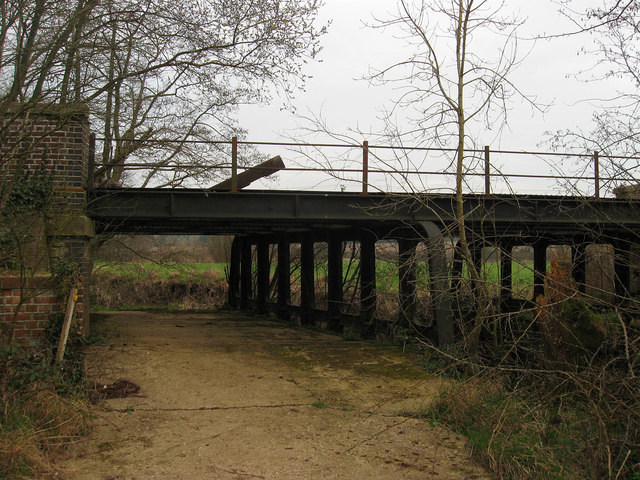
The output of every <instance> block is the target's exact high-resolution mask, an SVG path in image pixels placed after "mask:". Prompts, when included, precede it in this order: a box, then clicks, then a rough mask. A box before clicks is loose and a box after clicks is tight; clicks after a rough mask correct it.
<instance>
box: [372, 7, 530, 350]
mask: <svg viewBox="0 0 640 480" xmlns="http://www.w3.org/2000/svg"><path fill="white" fill-rule="evenodd" d="M504 12H505V3H504V2H501V1H492V0H436V1H426V0H399V1H398V9H397V12H396V14H395V15H394V16H393V17H391V18H389V19H381V20H377V21H376V22H375V24H374V25H373V26H374V27H375V28H381V29H388V30H393V31H394V32H397V31H399V32H400V35H401V37H402V38H403V39H404V40H405V42H406V44H407V47H408V50H403V53H404V52H405V51H408V52H410V53H409V55H408V56H407V57H404V58H402V59H401V60H399V61H398V62H396V63H394V64H392V65H389V66H387V67H386V68H383V69H381V70H376V71H373V72H372V73H371V74H370V76H369V79H370V81H371V82H373V83H374V84H389V83H393V84H396V85H398V88H399V89H400V91H401V92H402V93H401V95H400V96H399V98H398V99H397V100H396V101H395V103H394V104H393V107H392V108H391V109H390V110H389V111H387V112H386V114H385V120H386V122H387V131H388V132H389V133H391V135H392V137H393V138H392V140H393V141H395V142H396V143H398V144H400V145H402V144H405V143H406V142H408V141H411V143H413V144H416V145H425V146H453V147H455V148H454V149H453V157H452V158H451V163H452V164H453V165H455V172H456V174H455V198H456V220H457V230H456V232H455V235H457V236H458V237H459V241H458V248H459V251H460V255H461V257H462V258H463V260H464V261H465V262H466V264H467V267H468V272H469V275H470V276H471V281H472V285H473V289H474V290H475V291H476V292H477V294H476V296H475V298H476V301H477V304H476V306H475V312H476V313H475V318H474V321H473V326H472V328H471V330H470V332H469V335H468V337H467V346H468V348H469V350H470V351H471V352H474V351H475V350H476V349H477V347H478V341H479V336H480V333H481V331H482V329H483V327H484V325H485V322H486V319H487V318H490V317H492V316H495V315H494V313H493V312H492V309H493V305H492V302H491V295H490V292H489V291H488V289H487V286H486V285H485V283H484V282H483V281H482V278H481V274H480V272H479V271H478V269H477V268H476V266H475V262H474V261H473V258H472V253H471V249H470V247H469V240H468V238H467V229H466V226H465V210H464V197H463V194H464V192H465V189H466V183H467V175H468V174H469V173H471V172H473V169H474V167H476V166H477V165H478V158H477V157H475V154H474V153H473V150H475V149H476V144H475V142H474V136H473V134H472V132H471V130H473V128H474V127H478V126H480V125H481V126H482V127H483V129H484V128H486V127H487V126H488V127H491V128H497V129H498V130H499V129H500V128H501V127H502V126H503V125H504V124H505V123H506V118H507V111H508V109H507V102H508V101H509V99H511V98H512V97H514V96H521V97H522V98H524V99H525V100H526V101H528V102H529V103H530V104H531V105H532V106H533V107H536V104H535V103H534V101H533V99H530V98H529V97H526V96H525V95H523V94H522V93H521V92H520V90H518V88H517V87H516V86H515V85H514V84H513V83H511V81H510V80H509V76H510V74H511V73H512V72H513V70H514V69H515V68H516V67H517V66H518V64H519V61H520V59H519V57H518V50H517V35H516V33H517V29H518V27H519V26H520V25H521V22H520V21H519V20H518V19H516V18H510V17H507V16H506V15H505V14H504ZM488 45H490V46H491V47H490V48H488ZM536 108H538V107H536ZM399 112H402V113H403V114H404V115H406V117H407V118H408V124H409V125H410V128H408V129H403V128H402V126H400V127H399V126H398V125H397V124H395V120H394V119H395V118H396V117H397V116H398V114H399Z"/></svg>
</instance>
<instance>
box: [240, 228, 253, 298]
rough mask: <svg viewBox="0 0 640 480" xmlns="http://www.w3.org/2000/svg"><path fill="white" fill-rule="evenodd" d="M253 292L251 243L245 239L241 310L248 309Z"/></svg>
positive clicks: (241, 263) (243, 242) (242, 249)
mask: <svg viewBox="0 0 640 480" xmlns="http://www.w3.org/2000/svg"><path fill="white" fill-rule="evenodd" d="M252 294H253V293H252V291H251V241H250V240H249V238H248V237H243V238H242V242H241V244H240V308H241V309H243V310H244V309H247V308H248V307H249V300H250V299H251V297H252Z"/></svg>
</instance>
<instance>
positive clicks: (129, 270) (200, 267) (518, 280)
mask: <svg viewBox="0 0 640 480" xmlns="http://www.w3.org/2000/svg"><path fill="white" fill-rule="evenodd" d="M227 269H228V264H226V263H196V262H182V263H170V264H160V263H153V262H141V263H117V262H95V265H94V270H93V273H94V274H98V275H100V274H106V275H113V276H119V277H125V278H130V279H136V280H146V279H167V278H172V279H180V280H194V279H203V278H210V276H211V275H212V274H213V275H216V276H220V277H221V278H224V277H225V272H226V270H227ZM275 269H276V267H275V265H272V266H271V270H272V271H271V274H272V275H273V274H274V273H275ZM347 269H348V270H347ZM254 270H255V269H254ZM358 270H359V269H358V265H357V261H355V262H352V263H351V264H349V262H348V261H346V260H345V262H344V264H343V272H345V273H346V272H347V271H349V272H350V275H349V276H351V275H352V274H353V272H354V271H358ZM376 272H377V273H376V284H377V285H376V287H377V289H378V291H380V292H383V293H393V292H397V291H398V265H397V263H396V262H394V261H388V260H377V261H376ZM511 272H512V273H511V275H512V279H513V290H514V293H516V294H521V293H522V292H523V291H526V290H527V289H531V287H532V285H533V262H525V263H524V264H519V263H515V262H514V263H513V267H512V270H511ZM482 273H483V277H484V278H485V280H486V281H487V282H488V283H494V284H496V285H498V284H499V282H500V264H499V263H498V262H487V263H485V264H484V265H483V268H482ZM326 275H327V263H326V262H317V263H316V278H317V279H320V278H322V277H326ZM463 276H464V277H465V278H468V274H467V270H466V268H465V269H463ZM416 279H417V281H418V283H419V284H423V285H426V284H428V283H429V280H428V269H427V268H426V265H425V263H424V262H421V263H420V264H418V268H417V270H416Z"/></svg>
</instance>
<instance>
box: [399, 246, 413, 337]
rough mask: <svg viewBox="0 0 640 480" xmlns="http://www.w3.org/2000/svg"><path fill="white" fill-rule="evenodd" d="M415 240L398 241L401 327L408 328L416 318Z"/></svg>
mask: <svg viewBox="0 0 640 480" xmlns="http://www.w3.org/2000/svg"><path fill="white" fill-rule="evenodd" d="M416 245H417V242H416V241H415V240H407V239H399V240H398V290H399V294H400V298H399V302H400V318H399V321H400V326H401V327H408V326H409V325H410V324H411V323H413V320H414V318H415V316H416V266H415V251H416Z"/></svg>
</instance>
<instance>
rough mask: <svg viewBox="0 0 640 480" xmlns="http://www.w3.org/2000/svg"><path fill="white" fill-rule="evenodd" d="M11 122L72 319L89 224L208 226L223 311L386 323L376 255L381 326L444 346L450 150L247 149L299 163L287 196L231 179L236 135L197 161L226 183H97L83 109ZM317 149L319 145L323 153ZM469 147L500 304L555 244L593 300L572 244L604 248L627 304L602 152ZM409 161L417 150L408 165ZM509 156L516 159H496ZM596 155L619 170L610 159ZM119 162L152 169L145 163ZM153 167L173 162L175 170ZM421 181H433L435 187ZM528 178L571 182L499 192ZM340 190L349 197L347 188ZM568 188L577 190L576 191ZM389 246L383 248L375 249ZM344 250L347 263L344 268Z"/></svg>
mask: <svg viewBox="0 0 640 480" xmlns="http://www.w3.org/2000/svg"><path fill="white" fill-rule="evenodd" d="M11 122H12V123H11V125H9V127H7V131H8V132H9V133H8V134H7V136H6V139H5V142H4V143H3V144H2V145H0V148H1V149H2V152H4V153H5V154H6V155H8V157H7V158H9V157H10V154H11V153H12V152H15V151H18V150H20V149H23V147H24V146H25V145H27V144H29V138H31V139H32V140H33V142H32V143H33V145H32V147H30V150H29V151H28V156H26V157H24V158H23V157H20V158H22V160H20V162H22V163H18V164H17V165H18V167H19V168H25V169H29V170H32V171H40V170H42V168H44V169H48V171H50V172H52V174H53V176H54V187H55V195H54V203H55V209H57V210H56V212H57V213H56V215H55V218H54V219H53V220H52V221H51V223H50V225H51V227H50V228H48V229H47V233H46V235H47V236H48V240H47V245H49V247H50V248H51V250H52V252H51V255H50V258H51V262H52V264H53V262H55V261H56V258H57V259H65V260H69V259H71V260H74V261H77V262H78V263H79V264H81V265H83V269H84V276H83V279H82V280H81V285H80V286H79V289H80V292H81V296H82V293H84V295H83V296H82V297H83V302H81V303H82V305H81V306H82V307H83V308H82V315H83V317H84V319H85V320H84V321H85V322H88V311H89V308H88V307H89V305H88V295H86V293H87V290H88V287H89V286H90V284H89V278H90V259H89V258H88V248H87V245H88V241H89V239H90V238H91V236H92V235H94V234H95V233H96V232H97V233H107V232H108V233H112V234H119V233H134V234H211V235H232V236H234V241H233V246H232V249H231V259H230V269H229V275H228V276H229V304H230V305H231V306H233V307H236V308H253V309H255V310H257V311H259V312H273V313H275V314H277V315H279V316H281V317H284V318H289V317H291V316H296V317H297V318H299V319H300V321H301V322H302V323H305V324H308V323H314V322H323V323H324V324H325V325H326V326H328V327H329V328H331V329H337V330H339V329H345V330H350V331H352V332H354V333H355V334H363V335H367V334H373V333H376V331H378V330H379V329H380V328H383V327H384V325H385V322H387V324H388V322H389V321H391V319H388V318H387V319H383V318H381V316H382V313H381V312H382V309H381V302H380V298H381V296H382V295H384V294H387V292H382V291H381V290H382V289H381V288H379V283H380V278H379V275H377V271H378V267H377V264H378V263H380V264H382V263H383V262H384V263H387V264H388V263H392V264H393V265H395V269H394V276H395V283H394V286H395V285H397V287H396V291H397V294H395V297H396V298H395V301H396V303H397V306H398V308H397V309H396V310H397V311H398V312H399V313H398V314H397V318H395V319H393V320H392V323H395V324H397V325H400V326H401V327H419V328H421V329H423V330H425V331H426V332H428V333H429V334H431V335H432V336H433V337H434V339H436V340H437V341H438V342H439V343H441V344H447V343H450V342H452V341H453V339H454V336H455V328H454V326H455V321H454V318H453V311H452V310H453V309H452V302H453V301H454V300H455V299H456V298H457V297H459V295H458V294H459V293H460V291H461V289H462V284H463V283H464V281H461V280H460V279H461V278H463V277H464V275H463V270H464V262H463V261H462V260H461V259H460V258H458V257H457V256H456V254H455V252H456V251H457V249H455V248H453V247H454V246H455V244H456V242H457V241H458V233H457V232H458V219H460V218H461V217H460V212H459V211H458V210H457V208H458V203H457V201H456V197H455V195H453V194H452V193H451V192H452V189H451V184H452V173H451V172H449V171H447V166H448V164H449V163H448V161H447V160H446V157H447V154H448V153H450V152H447V151H443V150H440V149H430V148H417V147H415V148H407V147H402V148H394V147H390V146H383V145H382V146H373V145H369V144H368V143H367V142H363V143H362V144H358V145H342V144H340V145H309V144H306V145H299V144H296V145H293V144H272V143H264V142H263V143H256V144H253V147H254V148H260V149H263V148H264V149H266V150H268V149H269V148H276V149H279V150H281V151H282V150H286V151H291V149H294V150H297V151H298V153H301V154H302V157H303V158H306V159H307V160H308V161H307V162H306V163H304V162H303V163H301V164H299V165H298V166H297V167H296V166H293V167H292V166H287V168H286V169H284V170H281V178H282V179H281V184H286V185H287V186H289V187H291V184H292V183H293V181H297V180H298V178H299V177H301V176H302V175H303V174H304V175H308V176H310V177H311V178H313V182H314V183H313V186H311V187H310V186H309V185H308V184H307V185H306V187H304V188H295V186H294V188H293V189H289V190H277V189H268V190H265V189H261V190H250V189H242V188H241V187H242V185H241V182H240V180H241V179H242V178H243V177H242V175H243V174H242V173H238V172H239V171H241V170H243V168H242V167H241V166H240V163H241V162H239V160H238V159H239V154H238V148H239V147H240V146H242V145H243V143H244V144H246V143H247V142H238V141H237V139H233V140H231V141H229V142H219V143H220V144H221V145H222V147H225V148H226V147H229V150H230V160H231V161H230V162H228V163H225V162H222V163H221V164H219V165H212V166H211V168H220V169H227V171H230V173H231V175H230V179H229V181H228V182H223V183H222V184H219V185H217V186H214V187H207V188H197V189H194V188H101V187H99V186H98V183H97V182H94V180H93V179H94V173H95V172H98V171H100V169H105V168H115V167H117V168H121V167H122V166H120V165H119V166H113V165H96V164H95V155H94V154H93V151H94V150H95V137H92V136H91V134H90V131H89V124H88V111H87V110H86V108H81V109H76V110H68V109H67V107H65V106H59V107H55V108H53V107H50V108H49V107H48V108H47V109H44V110H43V111H42V112H39V113H38V114H36V113H33V114H32V115H30V116H27V117H24V118H23V117H21V116H19V115H18V116H16V117H15V118H12V119H11ZM219 146H220V145H219ZM18 147H20V148H18ZM222 147H221V148H222ZM322 148H324V149H325V150H324V151H321V150H322ZM327 149H328V150H329V151H330V152H331V153H328V154H327V153H326V151H327ZM336 149H343V150H344V151H350V152H355V154H356V158H355V159H354V158H353V157H351V158H346V157H344V156H342V155H334V153H333V152H335V151H336ZM20 151H22V150H20ZM323 152H325V153H323ZM316 154H317V155H319V158H324V159H325V160H326V163H325V164H324V165H322V164H321V162H320V161H318V160H313V159H312V158H317V156H316ZM469 154H470V162H469V163H470V164H472V165H475V166H476V167H477V168H476V169H473V168H472V169H471V170H469V171H467V172H465V180H466V181H467V186H466V187H465V192H466V193H465V194H464V195H463V206H464V209H463V212H462V216H463V217H464V224H465V229H466V230H465V231H466V232H467V235H468V238H469V242H470V247H471V252H472V254H473V255H472V256H473V259H474V262H476V263H477V265H478V266H480V267H481V266H482V263H483V262H484V263H487V261H488V260H489V259H490V260H491V262H493V266H494V267H496V270H497V273H498V274H497V275H496V276H495V277H497V279H496V278H495V277H494V279H493V280H492V281H493V282H494V283H495V286H494V288H493V291H495V301H496V303H497V304H498V305H499V307H500V309H501V311H503V312H512V311H516V309H518V308H521V307H522V305H523V303H524V304H526V303H527V302H531V301H533V300H534V299H535V298H536V297H537V296H538V295H540V294H543V293H544V290H545V275H546V272H547V260H548V257H549V252H550V248H551V247H555V246H564V247H563V248H564V250H565V251H570V252H571V253H570V255H569V256H568V257H569V259H568V263H569V264H570V271H571V273H572V275H573V278H574V280H575V283H576V285H577V286H578V288H579V289H580V290H581V291H583V292H585V293H593V292H594V290H597V289H598V288H600V290H602V288H601V285H600V286H598V288H594V283H593V281H592V279H590V278H589V277H590V274H589V272H590V269H589V255H588V254H587V253H588V250H589V248H590V246H591V245H606V246H607V247H606V248H607V249H608V250H607V251H609V252H610V258H611V259H612V260H611V261H610V262H609V263H610V268H609V270H610V272H608V274H609V276H610V278H611V282H610V288H609V289H608V290H607V291H605V292H601V293H604V294H606V295H609V297H610V299H613V301H616V302H630V301H632V299H633V294H634V288H635V287H634V282H633V281H632V277H633V276H634V271H635V268H634V267H633V265H634V264H635V263H637V262H635V260H634V258H635V257H636V256H637V252H636V250H637V249H638V248H637V247H638V246H639V245H640V240H639V239H640V199H638V198H637V197H635V198H634V195H629V196H628V198H613V197H607V192H608V191H610V187H611V186H612V185H614V184H616V183H617V184H619V183H624V182H625V181H627V183H629V182H630V181H633V176H631V177H630V178H628V179H626V178H622V177H620V178H618V177H617V176H616V175H613V176H612V175H610V176H609V178H605V177H603V176H601V175H600V173H599V172H600V167H601V162H603V161H605V159H603V158H602V157H599V156H598V155H597V154H596V155H593V156H591V155H590V156H588V157H587V158H586V162H587V164H588V165H592V167H593V168H592V169H591V170H590V172H592V173H589V174H584V173H581V174H576V173H573V174H570V175H567V174H563V175H559V174H557V173H554V172H557V171H558V165H559V163H558V162H556V160H555V159H553V158H552V160H551V161H550V162H547V165H551V167H552V169H553V171H552V172H551V173H549V172H541V171H540V169H541V166H542V165H543V164H544V162H541V158H542V154H539V153H536V154H532V153H527V152H508V151H502V152H498V151H490V149H489V148H488V147H486V148H485V149H484V150H481V151H470V152H469ZM360 155H361V156H360ZM385 155H386V157H385ZM411 155H418V156H419V157H420V158H418V159H417V160H416V161H413V160H412V158H411ZM548 155H555V154H553V153H550V154H548ZM283 156H285V157H286V155H284V153H283ZM500 156H502V157H501V158H502V160H500ZM11 158H13V157H11ZM16 158H17V157H16ZM439 158H440V159H442V158H445V163H444V164H443V166H441V167H438V166H437V162H438V159H439ZM522 158H525V161H524V162H522V161H521V159H522ZM513 159H519V161H518V162H512V163H509V162H511V160H513ZM576 159H579V158H578V157H576ZM285 160H286V158H285ZM610 160H612V161H611V162H610V163H611V164H616V165H620V164H621V162H622V161H623V160H624V159H619V158H616V159H610ZM627 160H628V159H627ZM632 160H633V159H632ZM633 161H635V160H633ZM314 162H316V163H314ZM393 162H395V164H394V163H393ZM425 162H428V164H429V165H430V169H429V171H427V170H426V169H425V168H424V167H423V165H424V164H425ZM516 163H517V166H520V167H522V166H524V167H527V166H528V167H533V172H531V171H529V172H523V171H519V170H518V171H516V172H515V173H514V174H511V176H509V175H508V174H506V173H505V171H504V170H505V168H504V167H505V166H506V167H508V166H509V165H512V164H514V165H515V164H516ZM636 163H637V161H636ZM7 165H9V164H7ZM131 167H132V168H134V169H144V168H147V169H149V168H152V169H158V168H160V167H158V166H157V165H155V166H153V165H152V166H151V167H150V166H149V165H145V164H142V165H132V166H131ZM162 168H165V169H168V170H169V171H175V168H176V166H175V165H173V166H172V165H165V166H163V167H162ZM281 168H282V165H279V166H278V167H277V169H281ZM172 169H173V170H172ZM245 170H246V169H245ZM267 170H268V168H267ZM136 172H139V170H136ZM136 172H134V173H133V174H134V175H135V174H137V173H136ZM583 172H584V170H583ZM623 172H633V170H632V169H623ZM245 173H246V172H245ZM267 173H269V172H267ZM287 175H289V176H288V177H287ZM292 175H293V177H292ZM321 176H325V177H326V178H329V179H332V180H334V184H333V187H332V188H327V189H324V188H321V187H318V186H317V184H318V183H319V181H318V178H319V177H321ZM292 178H293V180H291V179H292ZM433 178H437V179H443V180H444V182H440V183H439V184H438V182H437V181H434V180H433ZM453 178H455V177H453ZM540 179H552V180H554V181H559V180H562V181H565V182H569V183H568V185H573V186H574V187H576V188H572V189H565V190H563V191H560V192H558V191H554V194H553V195H550V194H542V195H541V194H540V193H539V192H538V193H537V194H532V193H530V194H525V193H524V190H523V189H522V188H520V187H519V188H517V190H518V191H519V192H523V193H520V194H515V193H513V190H514V186H515V185H517V182H516V180H526V181H527V182H533V181H535V180H540ZM474 181H477V182H476V183H475V184H474ZM336 182H337V183H336ZM434 182H435V183H434ZM447 182H449V183H447ZM500 182H503V186H502V187H500V185H499V183H500ZM352 185H355V186H356V188H355V191H349V190H350V189H349V188H347V187H348V186H352ZM438 185H440V187H438ZM581 185H583V186H585V185H586V187H585V188H584V189H582V188H580V186H581ZM338 186H339V188H338ZM604 187H606V188H609V190H606V188H604ZM351 190H353V189H351ZM543 191H550V189H546V190H545V189H543ZM601 191H602V193H603V194H602V195H601ZM425 192H431V193H425ZM474 192H476V193H474ZM389 245H393V248H392V249H391V250H393V252H392V254H391V255H389V253H388V250H389V248H388V247H389ZM524 247H526V248H527V249H528V251H530V252H532V253H531V254H530V256H531V266H528V267H527V268H529V270H530V272H531V279H532V280H531V284H532V286H531V288H529V289H528V290H526V292H525V293H524V294H523V293H522V292H521V291H519V290H518V289H517V288H516V285H515V281H514V280H515V275H514V272H515V269H514V266H513V262H514V255H513V253H514V252H515V251H516V249H522V248H524ZM452 252H453V253H452ZM347 257H348V258H349V259H350V260H351V263H346V262H345V259H346V258H347ZM319 264H322V265H323V267H326V276H325V275H322V276H323V278H324V279H323V280H322V283H323V285H322V287H323V288H322V289H318V288H317V286H318V283H319V278H318V277H319V276H320V274H319V272H318V265H319ZM528 265H529V264H528ZM354 271H355V274H354ZM18 284H19V285H18ZM16 285H17V286H16ZM24 285H25V284H24V282H22V283H21V282H20V281H18V280H16V279H12V278H7V279H2V278H0V290H2V297H3V299H4V298H11V295H14V294H15V295H22V294H23V289H24ZM34 285H35V284H34ZM36 287H37V285H36V286H35V287H34V288H36ZM605 290H606V289H605ZM16 292H17V293H16ZM594 296H595V297H597V295H594ZM50 297H51V298H54V299H55V296H53V297H52V296H51V295H50ZM34 298H35V297H34ZM4 303H5V305H4V306H3V310H2V312H0V313H2V315H4V316H7V318H9V317H11V318H16V319H17V318H18V316H17V315H18V312H17V311H14V310H13V309H12V308H13V307H11V305H12V303H11V302H8V303H7V302H4ZM418 304H420V305H418ZM19 305H22V303H19ZM54 307H55V306H54ZM41 310H42V309H41V307H40V306H37V305H34V306H33V308H32V309H31V310H30V311H32V312H36V313H34V314H33V315H39V317H38V318H37V319H36V320H37V322H40V323H37V322H34V321H32V320H33V319H32V318H31V317H29V314H28V312H24V314H20V315H22V317H24V319H23V320H20V321H23V322H24V324H25V327H24V328H25V329H28V328H31V327H27V326H26V325H32V324H33V325H36V324H37V325H36V326H37V329H38V330H43V329H44V327H43V325H44V323H46V318H47V315H48V314H47V313H46V312H41ZM22 317H20V318H22ZM43 322H44V323H43ZM38 325H39V326H38Z"/></svg>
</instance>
